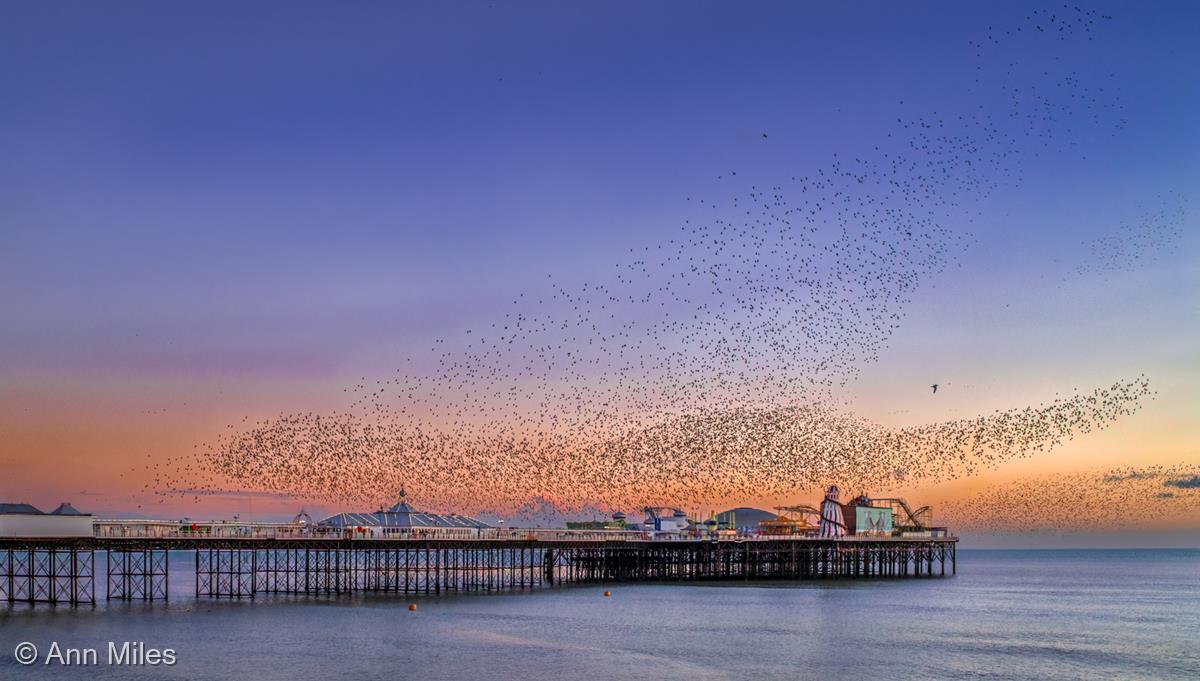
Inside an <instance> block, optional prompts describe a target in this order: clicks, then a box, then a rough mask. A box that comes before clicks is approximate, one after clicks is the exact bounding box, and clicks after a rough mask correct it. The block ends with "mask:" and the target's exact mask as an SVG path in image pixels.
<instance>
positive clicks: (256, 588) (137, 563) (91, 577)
mask: <svg viewBox="0 0 1200 681" xmlns="http://www.w3.org/2000/svg"><path fill="white" fill-rule="evenodd" d="M957 541H958V540H957V538H954V537H945V538H901V537H880V538H875V537H845V538H840V539H812V538H801V537H796V538H792V537H775V538H771V537H768V538H752V539H750V538H748V539H737V540H734V539H722V540H712V539H681V540H669V541H662V540H658V541H637V540H629V539H620V540H603V539H595V538H588V539H572V538H556V539H481V540H474V539H422V538H409V539H348V538H190V537H159V538H140V537H124V538H110V537H80V538H36V537H34V538H0V602H4V601H7V602H24V603H70V604H86V603H95V601H96V598H97V591H98V588H97V586H98V585H97V583H96V582H97V581H98V580H101V581H102V582H103V596H102V597H103V598H107V599H125V600H157V599H166V598H167V597H168V594H169V588H168V587H169V583H170V579H171V574H170V569H169V561H168V553H167V552H168V551H191V552H194V555H195V560H194V566H195V569H194V574H189V575H186V578H188V579H192V580H194V593H195V597H196V598H239V599H244V598H254V597H255V596H256V595H258V594H274V593H286V594H353V593H371V592H378V593H408V594H442V593H466V592H495V591H510V590H522V589H538V588H547V587H552V586H557V585H565V584H585V583H609V582H614V583H615V582H700V581H714V582H718V581H730V580H738V581H751V580H823V579H831V580H832V579H868V578H871V579H876V578H893V579H899V578H915V577H927V578H928V577H935V576H945V575H946V574H951V575H953V574H955V573H956V572H957V555H956V546H957ZM97 552H102V553H105V554H107V555H106V560H105V561H104V562H105V565H106V567H105V568H104V574H103V575H98V574H96V566H97V561H96V553H97Z"/></svg>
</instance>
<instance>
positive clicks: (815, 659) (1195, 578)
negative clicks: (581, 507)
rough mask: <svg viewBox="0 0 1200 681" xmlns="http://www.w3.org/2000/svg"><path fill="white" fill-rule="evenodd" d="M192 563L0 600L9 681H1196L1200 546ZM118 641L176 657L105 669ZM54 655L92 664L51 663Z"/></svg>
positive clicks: (174, 562) (1199, 671)
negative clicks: (817, 568)
mask: <svg viewBox="0 0 1200 681" xmlns="http://www.w3.org/2000/svg"><path fill="white" fill-rule="evenodd" d="M97 559H98V562H99V563H101V564H100V565H98V566H97V567H98V569H97V572H98V574H101V575H103V569H104V568H103V564H102V560H100V559H101V556H100V555H98V556H97ZM193 561H194V557H193V554H191V553H188V552H180V553H173V554H172V555H171V572H172V581H171V590H170V591H171V593H170V596H171V597H170V599H169V600H168V601H167V602H155V603H143V602H136V603H129V602H117V601H105V600H104V593H103V591H104V589H103V578H101V579H100V580H98V583H97V587H98V589H99V593H98V594H97V596H98V598H97V602H96V605H95V606H90V605H88V606H81V607H71V606H62V605H58V606H50V605H35V606H30V605H27V604H7V603H3V604H0V679H3V680H5V681H7V680H9V679H13V680H17V679H187V680H189V681H190V680H208V679H211V680H213V681H233V680H237V681H260V680H262V681H267V680H273V679H277V680H279V681H304V680H308V679H314V680H322V681H324V680H337V681H352V680H359V679H368V680H370V679H379V680H384V679H386V680H388V681H394V680H396V679H415V680H433V679H446V680H453V681H468V680H472V681H473V680H475V679H481V680H483V679H486V680H505V679H514V680H520V681H543V680H545V681H550V680H553V681H576V680H578V681H601V680H606V679H621V680H624V679H687V680H688V681H696V680H700V679H789V680H803V679H813V680H820V681H835V680H841V679H846V680H848V681H849V680H852V679H888V680H889V681H896V680H900V679H973V680H974V679H1012V680H1017V679H1030V680H1037V681H1052V680H1058V679H1064V680H1065V679H1072V680H1075V679H1088V680H1096V679H1120V680H1122V681H1128V680H1131V679H1156V680H1168V679H1180V680H1184V679H1186V680H1187V681H1196V680H1197V679H1200V550H1171V549H1157V550H969V549H961V550H960V551H959V553H958V574H957V575H956V576H953V577H949V576H947V577H944V578H932V579H927V578H926V579H899V580H896V579H894V580H871V581H837V582H805V583H779V582H771V583H755V582H747V583H736V584H731V583H719V584H715V583H714V584H657V583H655V584H609V585H603V586H602V585H588V586H578V585H574V586H563V587H554V588H549V589H545V590H540V591H533V592H523V593H522V592H517V593H502V594H492V595H487V594H474V593H472V594H462V595H441V596H421V597H416V596H404V595H381V594H370V595H355V596H341V597H338V596H262V595H259V596H258V597H256V598H255V599H253V600H243V601H229V600H220V601H217V600H209V599H204V600H197V599H195V598H194V595H193V593H192V591H193V589H194V582H193V580H192V579H191V578H190V575H191V569H192V565H193ZM605 590H608V591H610V592H611V595H610V596H608V597H606V596H604V593H603V592H604V591H605ZM410 604H415V605H416V606H417V609H416V611H410V610H409V607H408V606H409V605H410ZM22 643H29V644H32V645H33V646H36V648H37V649H38V653H37V656H36V658H35V662H34V663H33V664H31V665H22V664H20V663H19V662H18V661H17V659H16V654H15V653H16V648H17V647H18V646H19V645H20V644H22ZM126 643H129V644H131V645H133V644H140V646H141V647H140V650H142V651H143V652H144V651H146V650H148V649H154V650H158V651H163V650H168V649H169V650H171V651H173V657H174V664H172V665H166V664H159V665H154V666H151V665H146V664H142V665H130V664H109V660H108V659H107V655H108V646H109V645H110V644H114V645H115V646H116V647H117V651H118V653H119V652H120V649H121V647H122V646H124V644H126ZM55 648H57V650H58V651H59V653H60V655H61V654H63V653H64V651H67V650H70V649H73V650H79V651H86V650H88V649H94V650H96V651H97V655H96V658H97V659H96V661H95V662H96V663H95V664H91V663H89V664H79V663H77V664H71V665H64V664H60V663H59V662H58V660H57V658H55V659H51V660H50V663H49V664H46V663H45V662H46V660H47V659H49V658H50V657H51V656H48V652H49V651H51V650H53V649H55ZM131 650H132V649H131ZM126 657H127V658H128V656H126ZM118 661H122V660H121V659H120V657H119V656H118ZM125 661H128V660H127V659H126V660H125Z"/></svg>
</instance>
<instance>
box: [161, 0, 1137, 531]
mask: <svg viewBox="0 0 1200 681" xmlns="http://www.w3.org/2000/svg"><path fill="white" fill-rule="evenodd" d="M1102 18H1103V17H1101V16H1100V15H1098V14H1097V13H1096V12H1094V11H1090V10H1082V9H1078V8H1076V7H1074V6H1064V7H1063V9H1062V10H1061V11H1060V12H1052V13H1039V12H1038V11H1035V12H1033V13H1032V14H1031V15H1029V16H1028V17H1026V18H1025V21H1023V22H1022V21H1019V22H1017V23H1016V24H1015V25H1013V26H1012V27H1011V28H1009V29H999V28H993V27H989V29H988V31H987V33H986V37H985V38H983V39H980V40H978V41H974V42H972V43H971V48H972V50H973V51H974V52H975V54H976V57H977V59H978V60H979V68H978V70H977V74H976V77H975V81H976V87H977V88H978V90H979V92H978V93H977V94H978V95H979V104H978V106H977V107H975V108H971V109H966V110H961V111H955V112H930V113H927V114H924V115H917V114H912V115H907V116H904V115H902V116H899V117H897V119H896V122H895V125H894V126H893V127H892V129H891V131H890V132H888V133H887V135H886V137H881V138H880V140H879V143H878V144H877V145H875V146H873V148H872V149H871V150H870V151H869V152H868V151H862V152H858V153H854V154H850V155H848V156H839V155H837V154H835V155H834V156H833V158H832V159H831V160H830V161H829V162H828V163H827V164H825V165H823V166H821V167H817V168H815V169H813V170H812V171H811V172H808V173H804V174H797V175H795V176H791V177H788V178H786V179H784V178H780V181H778V182H775V183H771V184H768V185H764V186H759V185H751V186H749V188H748V190H743V191H736V190H735V195H734V196H733V197H732V198H731V199H728V200H723V201H714V200H713V199H711V198H709V197H699V196H695V197H689V198H688V202H689V205H690V206H691V209H690V210H691V212H692V215H691V216H690V217H689V218H688V219H687V220H685V221H684V224H683V225H682V229H681V231H680V232H679V233H678V236H677V237H676V238H673V239H668V240H666V241H664V242H661V243H655V244H651V245H647V246H644V247H642V248H639V249H632V250H631V252H630V255H629V257H628V259H627V260H626V261H625V262H622V263H618V264H617V265H616V266H615V267H614V269H613V270H612V271H611V273H610V275H609V276H607V277H603V278H601V280H599V281H590V282H572V283H567V282H562V283H560V282H558V281H555V279H554V278H553V277H550V278H549V280H548V282H547V285H546V287H545V289H544V290H542V291H540V292H530V293H526V294H522V295H520V296H518V297H517V299H515V300H513V301H512V303H511V305H509V306H507V309H505V310H502V311H501V312H499V313H498V314H497V315H496V317H495V320H494V321H493V322H492V323H491V324H490V325H488V326H487V327H486V328H481V329H472V330H470V331H467V332H466V333H465V334H463V336H462V337H461V338H454V339H444V340H440V341H438V342H437V343H435V344H434V346H433V347H432V348H431V350H430V354H429V356H428V357H425V358H420V357H418V358H413V359H411V360H410V361H409V364H408V365H407V366H406V367H403V368H401V369H398V370H397V371H396V372H395V374H394V375H391V376H386V377H381V378H378V379H376V380H368V379H367V378H366V377H363V379H362V381H360V382H359V383H358V384H356V385H354V386H352V387H350V388H347V393H348V396H349V406H348V408H347V409H346V410H344V411H340V412H335V413H326V414H317V413H300V414H284V415H281V416H279V417H277V418H274V419H269V420H266V421H260V422H257V423H243V424H239V425H238V426H236V427H234V426H230V428H229V431H228V432H227V433H226V434H225V435H224V436H222V437H220V438H218V439H217V440H216V441H215V442H213V443H211V444H210V445H209V446H207V447H204V448H203V449H202V450H201V451H200V452H199V456H198V458H197V459H196V460H188V461H181V462H176V465H175V466H173V467H172V468H171V469H170V470H165V469H164V470H163V471H161V472H160V473H158V475H157V476H156V478H155V479H154V480H153V481H152V482H151V483H149V485H148V488H149V489H151V490H153V491H156V492H159V493H161V494H164V495H171V494H176V493H178V491H179V490H188V493H189V494H192V495H194V496H195V497H196V498H197V500H199V498H200V497H201V496H203V495H204V490H205V489H211V490H214V491H216V490H220V489H224V488H226V487H228V486H230V485H231V484H232V485H239V486H243V487H246V488H250V489H256V490H260V491H264V492H272V493H279V494H288V495H292V496H295V497H297V498H302V499H312V500H321V501H324V502H328V503H331V504H337V505H343V506H347V505H352V504H363V505H371V506H374V505H376V504H379V503H381V502H384V501H385V500H388V499H390V498H391V497H392V496H393V495H394V493H395V490H397V489H399V488H401V487H402V486H403V487H407V488H409V489H410V490H414V491H415V492H416V493H417V495H418V496H419V498H422V499H430V500H436V502H435V503H437V504H438V505H441V506H443V507H446V508H448V509H454V510H457V511H465V512H494V513H503V512H505V511H512V510H514V509H519V508H522V507H523V506H525V505H528V504H529V503H531V500H537V499H549V500H553V503H554V504H557V505H561V506H562V507H564V508H577V509H578V508H586V507H592V506H591V505H598V507H601V508H632V507H636V506H639V505H660V504H663V503H674V504H678V505H681V506H682V505H690V506H695V505H699V504H704V503H717V502H719V501H721V500H730V499H741V498H748V497H749V498H757V499H761V498H766V497H777V498H785V497H792V496H794V495H795V494H796V493H797V491H798V490H801V489H808V488H815V487H819V486H820V485H823V484H825V483H827V482H831V481H834V482H837V483H839V484H843V485H849V486H851V487H872V488H877V487H880V486H885V487H887V486H892V487H894V486H897V485H901V484H910V483H913V482H918V481H937V480H944V479H948V478H953V477H959V476H965V475H971V474H973V473H976V472H978V471H980V470H982V469H985V468H988V467H991V466H995V465H997V464H999V463H1001V462H1003V461H1006V460H1010V459H1012V458H1015V457H1023V456H1031V455H1033V454H1036V453H1039V452H1045V451H1048V450H1049V449H1051V448H1053V447H1055V446H1057V445H1060V444H1062V443H1063V442H1065V441H1067V440H1069V439H1071V438H1072V437H1075V436H1077V435H1080V434H1083V433H1087V432H1089V431H1092V430H1095V429H1098V428H1103V427H1104V426H1105V425H1106V424H1108V423H1110V422H1112V421H1113V420H1115V419H1117V418H1120V417H1122V416H1124V415H1127V414H1130V413H1132V412H1133V411H1135V410H1136V409H1137V408H1138V407H1139V405H1140V404H1141V403H1142V402H1143V401H1144V400H1145V399H1147V398H1148V397H1150V396H1151V395H1152V391H1151V390H1150V388H1149V382H1148V381H1147V379H1146V378H1145V377H1137V378H1134V379H1126V380H1120V381H1117V382H1115V383H1114V384H1112V385H1111V386H1108V387H1105V388H1099V389H1096V390H1092V391H1087V390H1085V391H1076V392H1075V393H1074V394H1073V395H1072V396H1071V397H1067V398H1061V399H1056V400H1054V401H1051V402H1047V403H1044V404H1041V405H1038V406H1030V407H1018V408H1013V409H1009V410H1003V411H996V412H994V413H992V414H987V415H981V416H979V417H977V418H973V419H959V420H951V421H945V422H941V423H934V424H929V425H923V426H915V427H909V428H887V427H883V426H880V425H878V424H874V423H871V422H869V421H867V420H865V419H863V418H860V417H858V416H855V415H854V414H853V413H852V412H851V411H850V410H849V407H850V406H851V404H852V402H851V397H850V390H851V388H852V384H853V382H854V380H855V379H856V378H857V377H858V376H859V375H860V373H861V372H862V371H863V370H864V368H865V367H867V366H868V365H870V364H872V363H875V362H878V361H879V358H880V353H881V351H882V350H883V349H884V348H885V347H887V344H888V341H889V339H890V338H891V337H892V335H893V334H894V333H895V331H896V330H897V329H898V328H900V325H901V324H902V323H903V320H904V318H905V308H906V306H907V305H908V304H909V303H910V302H911V300H912V299H913V296H914V295H915V294H916V293H917V292H918V291H919V290H920V289H921V288H922V287H924V286H927V285H928V284H929V283H930V282H931V281H933V280H936V278H937V277H938V275H940V274H942V273H943V272H944V271H945V270H946V269H947V268H949V267H952V266H954V265H955V264H956V262H957V258H958V255H959V254H960V253H961V252H962V251H963V249H965V248H966V247H968V246H969V245H970V243H971V242H972V237H971V235H970V234H969V233H968V232H966V231H965V230H963V229H962V226H963V225H966V224H970V223H971V222H972V221H973V220H974V219H975V218H977V217H978V216H979V215H981V214H982V213H983V211H984V204H985V202H986V200H987V199H988V198H989V197H991V196H993V195H994V194H995V193H996V192H997V191H999V190H1000V189H1001V188H1003V187H1005V186H1015V185H1017V184H1018V183H1019V182H1020V168H1021V164H1022V163H1023V162H1025V161H1027V160H1028V159H1031V158H1034V157H1036V156H1038V155H1040V154H1044V153H1049V152H1050V151H1053V150H1055V149H1061V150H1069V149H1070V148H1071V147H1072V145H1073V134H1072V128H1073V126H1076V125H1082V124H1083V122H1085V121H1088V122H1090V123H1089V124H1092V125H1095V124H1111V126H1112V128H1113V130H1114V131H1115V130H1118V129H1119V128H1120V126H1121V125H1122V124H1123V122H1122V121H1121V120H1120V119H1119V115H1120V109H1121V105H1120V100H1119V95H1118V94H1117V93H1115V92H1112V91H1110V90H1107V89H1106V87H1105V84H1104V83H1094V82H1089V81H1088V78H1086V77H1085V76H1082V75H1080V74H1079V73H1077V72H1075V71H1073V70H1071V69H1070V68H1069V67H1068V66H1067V64H1068V63H1069V61H1070V58H1071V57H1072V56H1073V55H1074V56H1075V57H1076V58H1077V57H1078V46H1077V45H1076V43H1077V42H1078V41H1079V40H1082V39H1086V40H1091V39H1092V37H1093V34H1094V31H1095V29H1096V26H1097V24H1098V22H1099V21H1100V20H1101V19H1102ZM1039 55H1040V57H1041V61H1037V57H1038V56H1039ZM1026 59H1033V60H1034V61H1033V63H1031V64H1030V63H1027V64H1025V65H1022V64H1021V63H1020V61H1021V60H1026ZM762 139H763V140H768V139H769V137H768V135H767V134H765V133H764V134H763V135H762ZM763 143H768V142H763ZM720 179H721V180H722V181H723V182H738V180H737V173H736V172H734V171H729V172H726V173H722V175H721V177H720ZM1118 238H1119V237H1118ZM1131 238H1132V239H1133V241H1138V240H1140V239H1141V238H1142V237H1141V236H1137V235H1134V236H1133V237H1131ZM1130 247H1136V248H1140V246H1133V245H1132V244H1131V246H1130ZM938 385H939V384H933V385H932V386H930V387H931V388H932V391H933V393H935V394H937V395H938V399H943V396H945V393H946V391H944V390H943V391H942V392H941V393H938Z"/></svg>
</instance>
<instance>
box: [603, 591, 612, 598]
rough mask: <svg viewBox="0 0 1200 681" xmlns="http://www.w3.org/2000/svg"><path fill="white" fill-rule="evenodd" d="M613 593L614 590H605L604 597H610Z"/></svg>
mask: <svg viewBox="0 0 1200 681" xmlns="http://www.w3.org/2000/svg"><path fill="white" fill-rule="evenodd" d="M611 595H612V592H611V591H605V592H604V597H605V598H608V597H609V596H611Z"/></svg>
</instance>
